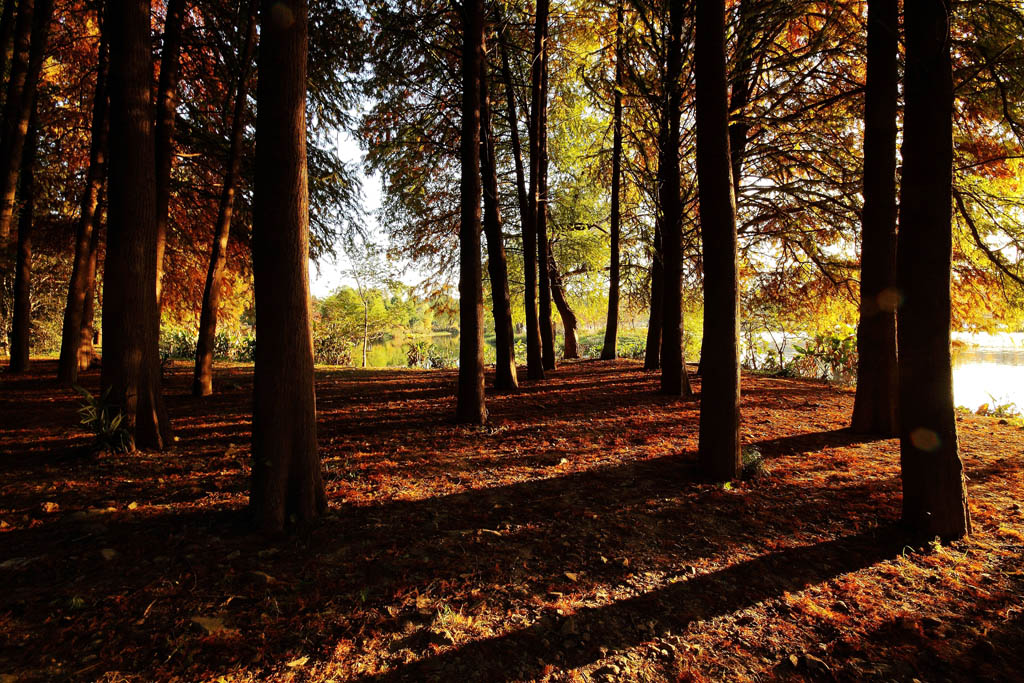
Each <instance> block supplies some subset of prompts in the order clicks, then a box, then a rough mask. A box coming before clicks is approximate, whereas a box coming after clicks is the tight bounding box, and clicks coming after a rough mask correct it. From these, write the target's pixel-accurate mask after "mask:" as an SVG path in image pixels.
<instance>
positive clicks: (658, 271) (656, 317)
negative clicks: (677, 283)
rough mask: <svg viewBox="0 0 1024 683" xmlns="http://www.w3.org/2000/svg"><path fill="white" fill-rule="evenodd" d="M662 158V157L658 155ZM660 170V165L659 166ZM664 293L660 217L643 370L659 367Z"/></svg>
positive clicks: (656, 230) (653, 263)
mask: <svg viewBox="0 0 1024 683" xmlns="http://www.w3.org/2000/svg"><path fill="white" fill-rule="evenodd" d="M660 156H662V158H664V155H660ZM659 168H660V165H659ZM664 293H665V269H664V265H663V261H662V256H661V216H660V212H659V215H658V216H657V217H656V218H655V219H654V242H653V248H652V250H651V308H650V315H649V317H648V319H647V345H646V347H645V350H644V369H645V370H657V369H658V368H660V367H661V314H662V303H661V302H662V298H663V296H664Z"/></svg>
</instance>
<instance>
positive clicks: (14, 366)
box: [7, 107, 39, 372]
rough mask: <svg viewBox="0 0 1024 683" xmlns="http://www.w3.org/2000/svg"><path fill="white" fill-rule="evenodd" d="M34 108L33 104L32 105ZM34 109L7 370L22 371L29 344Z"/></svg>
mask: <svg viewBox="0 0 1024 683" xmlns="http://www.w3.org/2000/svg"><path fill="white" fill-rule="evenodd" d="M33 110H34V107H33ZM37 125H38V124H37V121H36V115H35V113H34V111H33V114H32V118H31V123H30V124H29V128H28V133H26V138H25V150H24V155H23V158H22V161H21V188H20V197H19V199H20V201H21V209H20V212H19V214H18V250H17V251H18V253H17V258H16V261H15V266H14V315H13V316H12V319H11V361H10V365H9V366H8V368H7V369H8V371H9V372H25V371H26V370H28V367H29V364H30V352H31V344H32V334H31V332H32V229H33V223H34V220H35V215H34V214H35V207H36V194H35V192H36V188H35V168H34V167H35V165H36V144H37V136H38V134H39V131H38V127H37Z"/></svg>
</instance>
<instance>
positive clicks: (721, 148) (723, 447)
mask: <svg viewBox="0 0 1024 683" xmlns="http://www.w3.org/2000/svg"><path fill="white" fill-rule="evenodd" d="M695 56H696V91H697V183H698V190H699V193H700V194H699V199H700V224H701V240H702V242H703V245H704V338H705V339H706V340H707V342H708V343H707V344H706V345H705V347H704V348H705V349H706V354H707V355H706V356H705V357H704V358H702V361H703V365H704V368H703V371H704V375H703V382H702V384H701V392H700V447H699V458H698V459H699V464H700V470H701V473H702V474H703V475H704V476H705V477H706V478H708V479H710V480H712V481H729V480H730V479H734V478H735V477H737V476H738V475H739V473H740V469H741V467H742V460H741V457H740V327H739V274H738V273H739V269H738V266H737V255H736V251H737V249H736V200H735V196H734V187H733V178H732V159H731V156H730V154H729V104H728V94H727V90H728V82H727V80H726V75H725V0H697V26H696V55H695Z"/></svg>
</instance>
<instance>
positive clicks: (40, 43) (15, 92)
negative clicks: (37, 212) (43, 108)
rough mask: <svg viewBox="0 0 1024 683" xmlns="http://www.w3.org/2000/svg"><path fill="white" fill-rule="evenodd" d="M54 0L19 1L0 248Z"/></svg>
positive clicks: (2, 155) (3, 141)
mask: <svg viewBox="0 0 1024 683" xmlns="http://www.w3.org/2000/svg"><path fill="white" fill-rule="evenodd" d="M52 16H53V0H21V2H20V3H19V5H18V18H17V21H16V22H15V27H14V56H13V59H12V62H11V77H10V80H9V81H8V85H7V97H6V99H5V100H4V111H3V121H2V125H3V128H2V129H0V247H3V246H4V245H6V244H7V239H8V237H9V235H10V232H11V223H12V221H13V220H14V199H15V195H16V193H17V186H18V174H19V172H20V171H21V159H22V155H23V152H24V149H25V133H26V131H27V130H28V122H29V118H30V117H31V115H32V105H33V104H34V103H35V94H36V87H37V86H38V84H39V72H40V70H41V69H42V67H43V58H44V57H45V53H46V42H47V39H48V37H49V34H50V19H51V17H52Z"/></svg>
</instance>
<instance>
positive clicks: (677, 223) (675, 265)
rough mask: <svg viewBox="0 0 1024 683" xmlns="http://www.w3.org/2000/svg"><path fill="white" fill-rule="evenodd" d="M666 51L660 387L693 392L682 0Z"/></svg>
mask: <svg viewBox="0 0 1024 683" xmlns="http://www.w3.org/2000/svg"><path fill="white" fill-rule="evenodd" d="M668 7H669V10H668V12H669V36H668V55H667V63H666V68H665V92H666V97H665V106H666V111H665V125H666V130H667V135H666V136H665V152H664V159H663V161H664V163H663V164H661V165H660V166H659V167H658V174H659V176H660V180H661V183H660V185H661V192H660V195H661V213H662V216H663V217H664V218H663V223H662V229H661V245H662V255H663V259H664V283H663V284H664V294H663V295H662V314H661V320H662V326H661V329H662V332H661V392H662V393H663V394H669V395H672V396H689V395H690V381H689V378H688V377H687V375H686V364H685V361H684V360H683V300H682V294H683V292H682V289H683V250H682V241H683V225H682V199H681V197H680V177H679V175H680V174H679V115H680V103H681V100H682V93H681V91H682V86H681V84H680V78H681V76H682V32H683V8H682V1H681V0H670V1H669V5H668Z"/></svg>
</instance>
